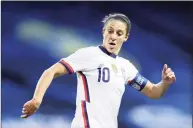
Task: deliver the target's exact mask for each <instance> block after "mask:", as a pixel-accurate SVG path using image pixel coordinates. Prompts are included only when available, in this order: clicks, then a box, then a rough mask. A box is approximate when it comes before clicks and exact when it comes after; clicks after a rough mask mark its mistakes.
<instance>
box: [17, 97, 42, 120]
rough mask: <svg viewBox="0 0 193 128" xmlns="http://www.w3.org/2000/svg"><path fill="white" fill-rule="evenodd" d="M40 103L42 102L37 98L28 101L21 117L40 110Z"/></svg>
mask: <svg viewBox="0 0 193 128" xmlns="http://www.w3.org/2000/svg"><path fill="white" fill-rule="evenodd" d="M40 104H41V102H39V101H37V100H36V99H32V100H29V101H28V102H26V103H25V104H24V106H23V109H22V114H23V115H21V118H27V117H29V116H31V115H32V114H34V113H35V112H36V111H37V110H38V108H39V106H40Z"/></svg>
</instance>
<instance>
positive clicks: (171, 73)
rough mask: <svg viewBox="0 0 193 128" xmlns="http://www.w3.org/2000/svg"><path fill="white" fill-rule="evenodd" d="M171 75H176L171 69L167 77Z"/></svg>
mask: <svg viewBox="0 0 193 128" xmlns="http://www.w3.org/2000/svg"><path fill="white" fill-rule="evenodd" d="M171 75H174V72H172V71H170V72H168V73H167V74H166V76H167V77H168V76H171Z"/></svg>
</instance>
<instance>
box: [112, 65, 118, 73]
mask: <svg viewBox="0 0 193 128" xmlns="http://www.w3.org/2000/svg"><path fill="white" fill-rule="evenodd" d="M111 67H112V68H113V71H114V72H115V73H118V69H117V67H116V65H115V64H111Z"/></svg>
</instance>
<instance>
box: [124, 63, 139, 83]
mask: <svg viewBox="0 0 193 128" xmlns="http://www.w3.org/2000/svg"><path fill="white" fill-rule="evenodd" d="M124 67H125V76H126V81H125V83H126V84H128V82H130V81H132V80H133V79H134V78H135V76H136V75H137V73H138V70H137V69H136V68H135V66H134V65H133V64H132V63H130V62H129V61H127V62H126V63H125V66H124Z"/></svg>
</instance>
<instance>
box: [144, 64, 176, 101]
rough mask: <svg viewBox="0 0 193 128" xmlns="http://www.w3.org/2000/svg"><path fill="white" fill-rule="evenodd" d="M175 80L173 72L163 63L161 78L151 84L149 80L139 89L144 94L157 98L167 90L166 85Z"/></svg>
mask: <svg viewBox="0 0 193 128" xmlns="http://www.w3.org/2000/svg"><path fill="white" fill-rule="evenodd" d="M175 80H176V77H175V74H174V72H173V71H172V70H171V68H168V67H167V65H166V64H165V65H164V68H163V70H162V80H161V82H159V83H157V84H153V83H151V82H150V81H148V82H147V84H146V86H145V87H144V88H143V90H142V91H141V92H142V93H143V94H144V95H146V96H148V97H149V98H152V99H159V98H160V97H161V96H163V94H164V93H165V92H166V91H167V89H168V87H169V86H170V85H171V84H172V83H173V82H174V81H175Z"/></svg>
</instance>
